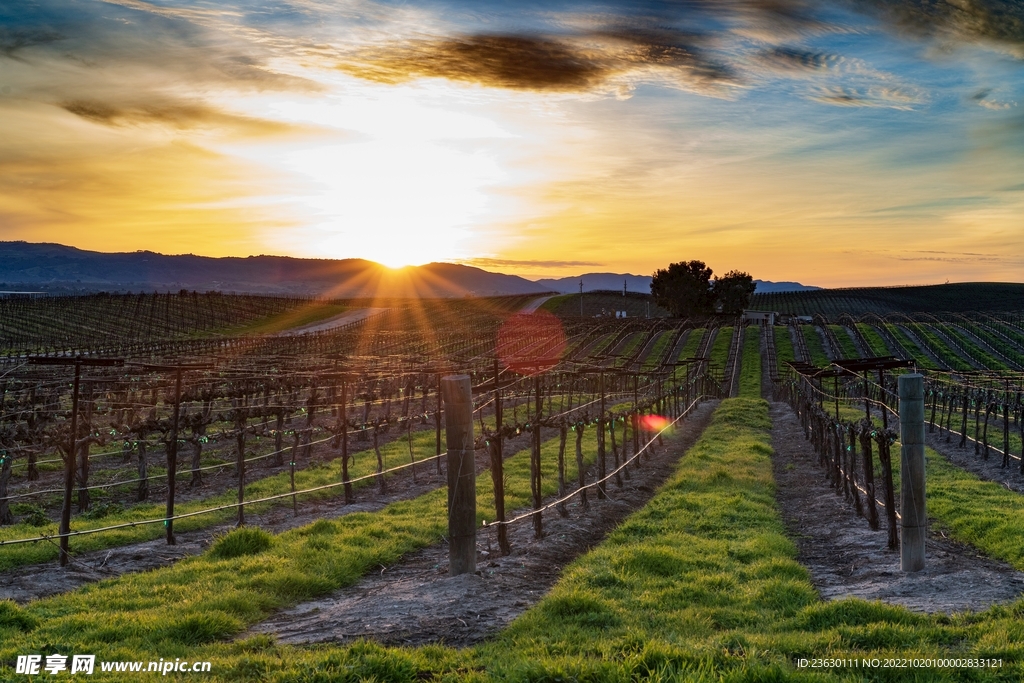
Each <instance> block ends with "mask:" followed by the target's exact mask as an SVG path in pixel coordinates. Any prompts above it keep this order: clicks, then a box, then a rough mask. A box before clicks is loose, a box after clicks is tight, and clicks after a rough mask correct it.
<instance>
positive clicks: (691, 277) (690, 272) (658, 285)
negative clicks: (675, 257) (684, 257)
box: [651, 261, 715, 318]
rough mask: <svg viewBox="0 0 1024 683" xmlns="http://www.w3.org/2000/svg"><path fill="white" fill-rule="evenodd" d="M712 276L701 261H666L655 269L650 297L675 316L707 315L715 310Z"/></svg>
mask: <svg viewBox="0 0 1024 683" xmlns="http://www.w3.org/2000/svg"><path fill="white" fill-rule="evenodd" d="M711 275H712V272H711V269H710V268H708V267H707V266H706V265H705V264H704V262H703V261H687V262H685V263H672V264H669V267H668V268H664V269H662V268H659V269H658V270H656V271H654V277H653V278H652V279H651V296H652V297H653V298H654V303H656V304H658V305H659V306H661V307H662V308H665V309H667V310H668V311H669V313H671V314H672V315H673V317H676V318H684V317H688V316H694V315H710V314H712V313H714V312H715V307H714V304H715V300H714V298H713V296H712V288H711Z"/></svg>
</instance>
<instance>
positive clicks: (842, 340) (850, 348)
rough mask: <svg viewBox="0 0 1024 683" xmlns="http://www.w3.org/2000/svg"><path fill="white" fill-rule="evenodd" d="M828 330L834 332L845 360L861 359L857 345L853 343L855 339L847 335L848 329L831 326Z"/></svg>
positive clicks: (840, 326)
mask: <svg viewBox="0 0 1024 683" xmlns="http://www.w3.org/2000/svg"><path fill="white" fill-rule="evenodd" d="M828 329H829V330H831V331H832V334H833V335H834V336H835V339H836V342H838V344H839V350H840V351H842V354H843V358H860V352H858V351H857V345H856V344H854V343H853V339H851V338H850V335H849V334H847V333H846V328H845V327H843V326H842V325H829V326H828Z"/></svg>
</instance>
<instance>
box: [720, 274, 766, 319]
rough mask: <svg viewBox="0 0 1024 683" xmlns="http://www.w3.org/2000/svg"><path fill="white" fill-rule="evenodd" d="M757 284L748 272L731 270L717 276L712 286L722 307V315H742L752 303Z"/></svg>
mask: <svg viewBox="0 0 1024 683" xmlns="http://www.w3.org/2000/svg"><path fill="white" fill-rule="evenodd" d="M756 288H757V285H756V284H754V278H752V277H751V276H750V275H748V274H747V273H741V272H740V271H738V270H731V271H729V272H728V273H726V274H725V275H723V276H722V277H720V278H717V279H716V280H715V282H714V285H713V286H712V294H713V296H714V299H715V301H716V302H717V303H718V305H719V306H720V307H721V312H722V315H740V314H741V313H743V309H744V308H746V307H747V306H748V305H749V304H750V297H751V295H753V293H754V290H755V289H756Z"/></svg>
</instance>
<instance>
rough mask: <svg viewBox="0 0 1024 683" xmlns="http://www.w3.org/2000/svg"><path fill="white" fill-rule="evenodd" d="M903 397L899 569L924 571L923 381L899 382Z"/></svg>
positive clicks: (918, 378) (915, 378)
mask: <svg viewBox="0 0 1024 683" xmlns="http://www.w3.org/2000/svg"><path fill="white" fill-rule="evenodd" d="M899 394H900V441H901V442H902V447H901V449H900V513H901V515H902V519H901V521H900V526H901V529H900V531H901V533H900V569H902V570H903V571H905V572H916V571H920V570H922V569H924V541H925V536H926V534H927V530H928V519H927V517H926V514H925V499H924V377H923V376H922V375H920V374H918V373H913V374H909V375H903V376H901V377H900V378H899Z"/></svg>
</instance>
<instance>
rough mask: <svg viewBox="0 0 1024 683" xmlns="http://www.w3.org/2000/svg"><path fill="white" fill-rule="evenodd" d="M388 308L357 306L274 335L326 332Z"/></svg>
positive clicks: (370, 316)
mask: <svg viewBox="0 0 1024 683" xmlns="http://www.w3.org/2000/svg"><path fill="white" fill-rule="evenodd" d="M388 310H389V309H387V308H358V309H356V310H354V311H345V312H344V313H339V314H338V315H336V316H334V317H331V318H328V319H327V320H321V321H319V322H315V323H309V324H308V325H303V326H302V327H293V328H292V329H290V330H285V331H283V332H278V333H277V334H276V335H274V336H276V337H294V336H295V335H298V334H311V333H313V332H326V331H327V330H333V329H334V328H336V327H341V326H343V325H350V324H352V323H357V322H359V321H361V320H366V319H367V318H372V317H373V316H375V315H380V314H381V313H386V312H387V311H388Z"/></svg>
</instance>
